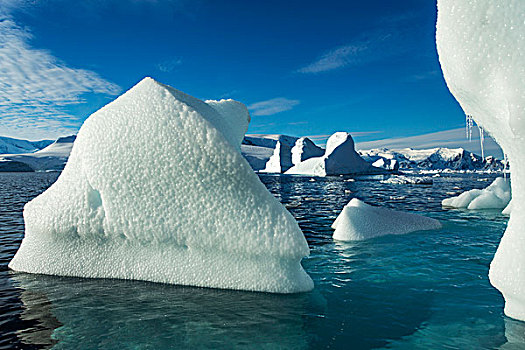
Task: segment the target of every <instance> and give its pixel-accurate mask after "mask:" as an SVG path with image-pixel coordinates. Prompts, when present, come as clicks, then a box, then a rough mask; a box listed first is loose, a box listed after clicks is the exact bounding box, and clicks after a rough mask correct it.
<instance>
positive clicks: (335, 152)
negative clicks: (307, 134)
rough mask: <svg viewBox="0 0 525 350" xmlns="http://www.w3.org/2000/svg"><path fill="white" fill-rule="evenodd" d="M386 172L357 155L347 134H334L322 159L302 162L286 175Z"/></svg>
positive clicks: (350, 137)
mask: <svg viewBox="0 0 525 350" xmlns="http://www.w3.org/2000/svg"><path fill="white" fill-rule="evenodd" d="M386 172H387V171H386V170H384V169H381V168H376V167H373V166H372V165H371V164H369V163H367V162H366V161H364V160H363V158H361V156H359V154H357V152H356V151H355V149H354V140H353V139H352V136H350V134H349V133H347V132H336V133H335V134H333V135H332V136H330V138H329V139H328V141H327V143H326V151H325V153H324V155H323V156H322V157H314V158H310V159H307V160H305V161H302V162H300V163H298V164H296V165H294V166H293V167H292V168H290V169H289V170H288V171H287V172H286V174H291V175H309V176H327V175H351V174H380V173H386Z"/></svg>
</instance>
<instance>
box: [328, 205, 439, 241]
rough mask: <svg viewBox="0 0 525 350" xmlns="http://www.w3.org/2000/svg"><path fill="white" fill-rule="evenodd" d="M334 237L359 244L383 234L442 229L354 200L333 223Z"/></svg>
mask: <svg viewBox="0 0 525 350" xmlns="http://www.w3.org/2000/svg"><path fill="white" fill-rule="evenodd" d="M332 228H334V229H335V232H334V235H333V238H334V239H336V240H339V241H360V240H364V239H368V238H373V237H378V236H384V235H389V234H393V235H400V234H405V233H409V232H414V231H423V230H436V229H439V228H441V224H440V223H439V221H438V220H436V219H432V218H427V217H425V216H421V215H417V214H412V213H405V212H401V211H397V210H392V209H387V208H379V207H374V206H371V205H369V204H366V203H365V202H363V201H361V200H359V199H357V198H353V199H352V200H351V201H350V202H349V203H348V204H347V205H346V206H345V207H344V208H343V211H342V212H341V214H339V216H338V217H337V219H335V221H334V223H333V224H332Z"/></svg>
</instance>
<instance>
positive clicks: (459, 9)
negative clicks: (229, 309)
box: [436, 0, 525, 321]
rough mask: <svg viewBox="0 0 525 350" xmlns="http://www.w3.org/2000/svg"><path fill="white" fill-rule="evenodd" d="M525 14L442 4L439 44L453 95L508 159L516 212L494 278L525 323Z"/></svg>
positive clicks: (491, 6)
mask: <svg viewBox="0 0 525 350" xmlns="http://www.w3.org/2000/svg"><path fill="white" fill-rule="evenodd" d="M524 14H525V1H523V0H507V1H503V2H502V1H499V0H478V1H456V0H438V22H437V35H436V44H437V48H438V52H439V60H440V63H441V68H442V69H443V74H444V76H445V80H446V82H447V86H448V88H449V89H450V91H451V92H452V94H453V95H454V96H455V97H456V99H457V100H458V102H459V103H460V105H461V107H462V108H463V110H464V111H465V113H466V114H467V115H471V116H472V117H473V118H474V120H475V121H476V123H477V124H478V125H480V126H481V127H483V129H484V130H485V131H486V132H487V133H488V134H490V135H491V136H492V137H493V138H494V139H495V140H496V142H498V143H499V144H500V146H501V148H502V149H503V152H504V153H505V154H506V155H508V158H509V160H510V168H511V177H512V196H513V208H512V213H511V216H510V219H509V223H508V225H507V230H506V231H505V234H504V235H503V238H502V239H501V243H500V245H499V247H498V250H497V252H496V254H495V256H494V260H493V261H492V263H491V266H490V272H489V277H490V281H491V283H492V284H493V285H494V286H495V287H496V288H498V289H499V290H500V291H501V292H502V294H503V296H504V297H505V313H506V314H507V315H508V316H510V317H513V318H517V319H520V320H524V321H525V259H523V256H524V254H525V239H524V238H525V236H524V235H525V231H524V227H525V158H524V152H523V150H525V89H524V88H523V82H524V81H525V64H523V62H524V57H525V34H524V33H525V20H524Z"/></svg>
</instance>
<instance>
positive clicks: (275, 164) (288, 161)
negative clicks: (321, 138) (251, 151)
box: [261, 135, 324, 173]
mask: <svg viewBox="0 0 525 350" xmlns="http://www.w3.org/2000/svg"><path fill="white" fill-rule="evenodd" d="M282 136H284V135H281V139H282V140H279V141H277V144H276V145H275V149H274V151H273V154H272V156H271V157H270V159H269V160H268V162H267V163H266V166H265V168H264V169H263V170H261V172H264V173H284V172H286V171H287V170H288V169H290V168H291V167H292V166H294V165H295V164H299V163H300V162H302V161H304V160H306V159H310V158H312V157H319V156H322V155H323V154H324V150H323V149H322V148H320V147H318V146H316V145H315V144H314V143H313V142H312V141H311V140H310V139H309V138H307V137H301V138H298V139H296V140H294V142H293V143H291V142H289V141H290V139H287V138H282ZM287 141H288V142H287Z"/></svg>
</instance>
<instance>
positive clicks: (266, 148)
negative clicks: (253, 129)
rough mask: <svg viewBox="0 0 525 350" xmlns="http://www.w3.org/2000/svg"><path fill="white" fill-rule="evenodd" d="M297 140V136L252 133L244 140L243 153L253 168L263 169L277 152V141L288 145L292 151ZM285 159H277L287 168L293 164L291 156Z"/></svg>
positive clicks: (256, 169)
mask: <svg viewBox="0 0 525 350" xmlns="http://www.w3.org/2000/svg"><path fill="white" fill-rule="evenodd" d="M297 140H298V139H297V137H294V136H288V135H281V134H250V135H246V136H245V137H244V139H243V141H242V144H241V153H242V155H243V156H244V158H246V160H247V161H248V163H249V164H250V165H251V167H252V168H253V170H255V171H262V170H264V169H265V168H266V167H267V164H268V162H269V161H270V158H271V157H272V156H273V155H274V154H275V149H276V148H277V143H280V144H281V145H284V146H286V148H288V150H289V151H290V150H291V148H292V147H293V146H294V145H295V142H296V141H297ZM283 160H284V162H285V163H280V162H281V159H279V158H278V159H277V161H278V162H279V164H280V166H281V165H284V167H286V169H288V168H289V167H291V166H292V164H291V160H290V157H287V160H286V157H285V159H283ZM286 162H287V163H286Z"/></svg>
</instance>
